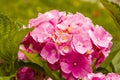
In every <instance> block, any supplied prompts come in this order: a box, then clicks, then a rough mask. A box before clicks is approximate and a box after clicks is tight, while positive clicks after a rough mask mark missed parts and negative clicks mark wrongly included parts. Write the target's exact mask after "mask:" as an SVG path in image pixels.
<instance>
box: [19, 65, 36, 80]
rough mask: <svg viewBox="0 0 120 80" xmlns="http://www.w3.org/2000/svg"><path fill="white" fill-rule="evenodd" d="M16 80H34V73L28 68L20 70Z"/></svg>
mask: <svg viewBox="0 0 120 80" xmlns="http://www.w3.org/2000/svg"><path fill="white" fill-rule="evenodd" d="M17 77H18V80H34V71H33V70H32V69H30V68H28V67H24V68H21V69H20V70H19V71H18V73H17Z"/></svg>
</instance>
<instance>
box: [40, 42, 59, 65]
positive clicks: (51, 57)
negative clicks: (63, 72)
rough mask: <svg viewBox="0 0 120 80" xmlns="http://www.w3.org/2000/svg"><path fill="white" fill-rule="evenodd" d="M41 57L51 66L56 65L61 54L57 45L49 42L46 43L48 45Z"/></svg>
mask: <svg viewBox="0 0 120 80" xmlns="http://www.w3.org/2000/svg"><path fill="white" fill-rule="evenodd" d="M41 56H42V57H43V58H44V59H46V60H47V61H48V62H49V63H51V64H54V63H55V62H57V61H58V60H59V58H60V54H59V52H58V49H57V48H56V46H55V44H53V43H49V42H48V43H46V45H45V46H44V48H43V49H42V51H41Z"/></svg>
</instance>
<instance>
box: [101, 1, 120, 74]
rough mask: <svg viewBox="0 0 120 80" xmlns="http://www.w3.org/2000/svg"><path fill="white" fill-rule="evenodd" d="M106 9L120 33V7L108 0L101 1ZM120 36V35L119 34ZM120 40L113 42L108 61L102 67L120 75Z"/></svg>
mask: <svg viewBox="0 0 120 80" xmlns="http://www.w3.org/2000/svg"><path fill="white" fill-rule="evenodd" d="M101 2H102V3H103V5H104V6H105V8H106V9H107V10H108V11H109V12H110V14H111V16H112V18H113V20H114V21H115V23H116V26H117V27H118V28H119V31H120V6H119V5H117V4H116V3H113V2H109V1H108V0H101ZM118 35H119V36H120V33H118ZM119 56H120V40H119V41H113V46H112V49H111V53H110V54H109V56H108V57H107V59H106V60H105V61H104V62H103V63H102V65H101V67H102V68H104V69H106V70H107V71H108V72H116V73H119V74H120V57H119Z"/></svg>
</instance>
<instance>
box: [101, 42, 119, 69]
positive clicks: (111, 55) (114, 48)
mask: <svg viewBox="0 0 120 80" xmlns="http://www.w3.org/2000/svg"><path fill="white" fill-rule="evenodd" d="M119 51H120V42H118V41H117V42H113V46H112V49H111V52H110V53H109V56H108V57H107V59H106V60H105V61H104V62H103V63H102V64H101V67H102V68H107V67H108V66H110V64H111V62H112V60H113V59H114V57H115V56H116V54H117V53H118V52H119ZM111 67H112V66H111ZM109 71H110V70H109Z"/></svg>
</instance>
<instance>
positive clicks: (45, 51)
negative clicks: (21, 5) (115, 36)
mask: <svg viewBox="0 0 120 80" xmlns="http://www.w3.org/2000/svg"><path fill="white" fill-rule="evenodd" d="M28 27H29V28H31V27H34V28H35V29H34V30H33V31H31V32H30V33H29V34H28V35H27V36H26V37H25V39H24V40H23V41H22V44H23V45H24V46H25V48H26V49H27V48H29V46H30V45H32V48H33V50H36V51H37V52H38V54H40V57H42V58H43V59H44V60H46V61H47V62H48V65H49V67H50V68H51V69H52V70H58V69H59V70H60V71H61V72H63V73H65V74H66V75H71V77H72V78H75V79H77V78H80V79H81V78H82V77H84V76H86V75H87V74H88V73H91V72H92V69H91V64H92V61H93V60H94V58H96V59H97V60H96V63H95V66H96V68H97V67H99V65H100V64H101V63H102V62H103V61H104V60H105V59H106V57H107V56H108V53H109V52H110V48H111V46H112V42H111V39H112V36H111V35H110V34H109V33H108V32H107V31H105V29H103V28H102V27H100V26H98V25H97V26H95V27H94V25H93V23H92V21H91V20H90V19H89V18H87V17H85V16H84V15H82V14H81V13H76V14H72V13H69V14H66V13H65V12H59V11H57V10H52V11H49V12H46V13H44V14H42V13H40V14H39V15H38V17H37V18H35V19H31V20H30V21H29V25H28ZM83 63H84V64H83ZM58 65H59V66H58ZM66 79H67V78H66ZM67 80H70V79H67Z"/></svg>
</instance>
